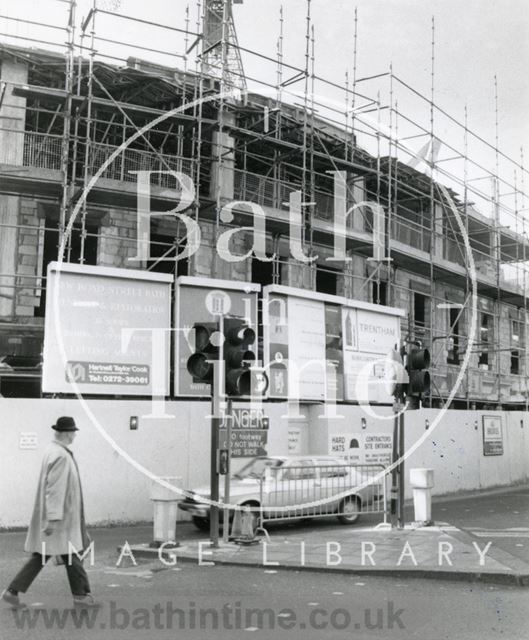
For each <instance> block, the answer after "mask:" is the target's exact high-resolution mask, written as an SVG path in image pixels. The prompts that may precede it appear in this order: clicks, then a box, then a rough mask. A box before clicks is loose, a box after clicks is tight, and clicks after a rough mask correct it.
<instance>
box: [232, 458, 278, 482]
mask: <svg viewBox="0 0 529 640" xmlns="http://www.w3.org/2000/svg"><path fill="white" fill-rule="evenodd" d="M282 464H283V460H278V459H277V458H254V459H253V460H251V461H250V462H249V463H248V464H246V465H245V466H244V467H243V468H242V469H241V470H240V471H238V472H237V473H236V474H235V477H236V478H241V479H242V478H260V477H261V476H262V475H263V474H264V472H265V469H266V468H269V469H277V468H278V467H280V466H281V465H282Z"/></svg>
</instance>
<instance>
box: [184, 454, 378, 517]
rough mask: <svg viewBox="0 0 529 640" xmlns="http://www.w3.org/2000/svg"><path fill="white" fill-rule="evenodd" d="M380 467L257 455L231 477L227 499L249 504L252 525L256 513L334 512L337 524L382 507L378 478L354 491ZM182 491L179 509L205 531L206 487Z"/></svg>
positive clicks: (318, 458) (317, 514) (324, 458)
mask: <svg viewBox="0 0 529 640" xmlns="http://www.w3.org/2000/svg"><path fill="white" fill-rule="evenodd" d="M380 471H381V467H374V466H372V465H371V466H370V465H354V464H349V463H348V462H347V461H344V460H342V459H340V458H336V457H330V456H295V457H294V456H259V457H256V458H253V459H252V460H250V461H249V462H248V463H247V464H246V465H245V466H244V467H242V469H241V470H240V471H238V472H237V473H235V474H233V475H232V476H231V478H230V499H229V502H230V504H237V505H241V506H246V507H249V508H250V509H251V512H252V515H253V518H254V524H255V525H256V524H257V520H258V518H259V516H262V517H263V519H265V520H272V519H274V520H276V519H277V520H285V519H288V520H290V519H304V518H312V517H322V516H336V517H337V518H338V520H339V521H340V522H341V523H342V524H354V523H355V522H357V521H358V518H359V517H360V513H361V512H362V510H364V511H365V510H369V511H373V510H380V511H381V512H382V511H383V506H380V500H381V499H382V498H383V494H384V492H383V483H382V481H380V480H378V481H377V482H376V483H371V484H368V485H367V486H366V487H363V488H362V489H358V490H357V489H356V487H357V486H358V485H360V484H362V483H363V482H366V481H368V480H369V479H371V478H373V477H374V476H375V475H376V474H377V473H379V472H380ZM221 485H222V483H221ZM222 489H223V487H222V488H221V498H220V499H221V501H222V499H223V491H222ZM188 493H189V495H188V496H187V497H186V498H185V499H184V500H183V501H181V502H179V507H180V509H182V510H183V511H186V512H187V513H189V514H190V515H191V517H192V520H193V523H194V524H195V526H196V527H197V528H199V529H202V530H207V529H208V528H209V510H210V508H209V505H208V504H206V503H204V502H203V501H202V500H201V498H207V499H209V496H210V488H209V486H207V487H206V486H204V487H198V488H196V489H194V490H193V491H190V492H188ZM333 496H336V498H335V499H333ZM286 507H288V509H285V508H286ZM232 511H233V510H232ZM222 517H223V512H222V511H221V513H220V518H221V519H222ZM231 517H233V513H230V518H231Z"/></svg>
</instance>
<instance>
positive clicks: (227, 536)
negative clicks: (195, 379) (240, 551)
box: [222, 398, 233, 542]
mask: <svg viewBox="0 0 529 640" xmlns="http://www.w3.org/2000/svg"><path fill="white" fill-rule="evenodd" d="M232 408H233V402H232V400H231V398H228V407H227V410H226V443H225V445H226V446H225V448H226V449H227V450H228V473H226V474H225V476H224V502H225V503H226V504H229V502H230V477H231V423H232ZM223 523H224V527H223V529H222V541H223V542H229V540H230V525H229V523H230V510H229V509H228V508H225V509H224V519H223Z"/></svg>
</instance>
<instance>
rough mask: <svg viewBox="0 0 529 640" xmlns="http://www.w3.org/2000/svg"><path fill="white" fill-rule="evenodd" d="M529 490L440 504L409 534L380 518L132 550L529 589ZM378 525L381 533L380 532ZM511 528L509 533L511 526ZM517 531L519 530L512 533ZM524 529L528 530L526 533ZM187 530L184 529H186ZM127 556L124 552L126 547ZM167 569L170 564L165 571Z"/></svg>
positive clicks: (155, 556)
mask: <svg viewBox="0 0 529 640" xmlns="http://www.w3.org/2000/svg"><path fill="white" fill-rule="evenodd" d="M528 507H529V486H527V485H518V486H514V487H505V488H500V489H494V490H489V491H481V492H469V493H466V494H460V495H457V496H446V497H442V498H434V504H433V508H432V512H433V517H434V518H435V522H434V525H433V526H420V525H418V524H414V523H412V522H410V521H411V520H412V518H413V509H412V506H411V504H408V505H407V508H406V509H405V519H406V521H407V522H409V524H407V525H406V526H405V528H404V529H395V528H393V529H390V530H387V529H384V528H382V529H381V528H380V525H379V522H378V520H377V518H376V517H375V516H363V517H362V520H361V521H360V522H359V523H358V524H356V525H352V526H343V525H337V524H336V520H334V519H329V518H326V519H313V520H311V521H308V522H305V523H301V524H299V523H272V524H269V525H268V524H267V527H266V529H267V531H266V532H262V533H261V535H258V536H257V539H256V541H255V544H253V545H242V544H235V543H233V542H230V543H222V541H221V542H220V544H219V547H218V548H212V547H211V546H210V545H209V541H208V538H207V537H206V536H205V535H204V534H202V538H201V539H197V536H196V534H194V535H193V536H192V537H191V538H189V537H187V536H186V535H181V536H178V541H179V543H180V546H179V547H178V548H177V549H175V550H173V551H171V550H164V551H162V552H161V553H159V552H158V551H157V550H154V549H150V548H149V547H148V544H147V543H144V544H139V545H132V546H131V550H132V553H133V554H134V556H135V558H142V559H146V560H150V561H157V562H161V560H160V556H161V557H162V558H163V559H164V561H165V562H169V563H170V562H174V561H176V562H177V563H178V562H194V563H196V564H198V565H199V566H210V565H208V564H207V563H211V562H214V563H215V564H219V565H230V566H237V565H240V566H247V567H261V568H264V569H267V570H269V571H277V570H278V569H287V570H288V569H290V570H292V569H295V570H298V571H313V572H314V571H318V572H329V573H350V574H354V575H373V576H377V575H379V576H394V577H416V578H433V579H448V580H465V581H470V582H477V581H480V582H489V583H496V584H511V585H518V586H528V585H529V544H528V538H529V527H527V525H528V524H529V509H528ZM377 525H378V526H377ZM508 525H510V526H508ZM513 525H515V526H513ZM521 525H525V526H521ZM180 530H181V529H180ZM120 548H121V547H120ZM162 564H163V563H162Z"/></svg>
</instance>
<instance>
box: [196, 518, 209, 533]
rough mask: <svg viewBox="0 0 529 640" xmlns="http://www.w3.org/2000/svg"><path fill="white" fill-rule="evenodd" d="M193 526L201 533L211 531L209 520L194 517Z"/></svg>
mask: <svg viewBox="0 0 529 640" xmlns="http://www.w3.org/2000/svg"><path fill="white" fill-rule="evenodd" d="M193 524H194V525H195V527H196V528H197V529H199V530H200V531H209V520H208V519H207V518H201V517H199V516H193Z"/></svg>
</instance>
